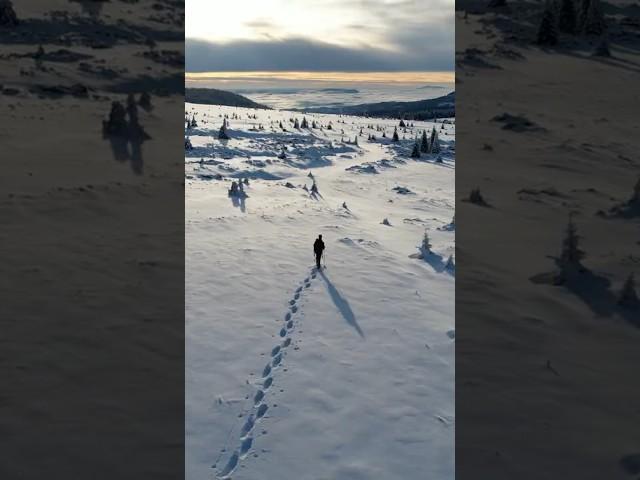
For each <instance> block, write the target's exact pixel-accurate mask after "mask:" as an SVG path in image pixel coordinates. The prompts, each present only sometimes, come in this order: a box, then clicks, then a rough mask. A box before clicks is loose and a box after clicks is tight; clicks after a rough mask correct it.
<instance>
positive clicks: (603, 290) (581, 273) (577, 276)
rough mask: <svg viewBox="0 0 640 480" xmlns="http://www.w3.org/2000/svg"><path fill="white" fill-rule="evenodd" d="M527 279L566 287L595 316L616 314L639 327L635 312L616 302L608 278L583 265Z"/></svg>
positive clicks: (605, 316) (536, 282)
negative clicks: (575, 269)
mask: <svg viewBox="0 0 640 480" xmlns="http://www.w3.org/2000/svg"><path fill="white" fill-rule="evenodd" d="M529 280H530V281H531V282H532V283H535V284H543V285H544V284H547V285H553V286H559V287H564V288H566V289H567V290H568V291H569V292H570V293H571V294H573V295H575V296H576V297H578V298H579V299H580V300H581V301H582V302H583V303H584V304H585V305H587V307H589V309H590V310H591V312H593V314H594V315H596V316H597V317H601V318H608V317H612V316H614V315H616V314H617V315H619V316H620V317H622V318H623V319H625V320H626V321H627V322H629V323H631V324H633V325H635V326H637V327H640V322H639V321H638V319H637V312H636V311H633V310H630V309H628V308H625V307H623V306H621V305H619V304H618V301H617V300H618V298H617V295H616V294H615V292H613V291H612V290H611V282H610V281H609V279H608V278H606V277H604V276H602V275H598V274H596V273H594V272H592V271H590V270H589V269H587V268H585V267H581V268H580V269H579V270H577V271H572V272H568V273H564V274H562V273H560V272H548V273H540V274H538V275H534V276H532V277H531V278H530V279H529Z"/></svg>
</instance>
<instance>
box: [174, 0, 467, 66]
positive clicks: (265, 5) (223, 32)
mask: <svg viewBox="0 0 640 480" xmlns="http://www.w3.org/2000/svg"><path fill="white" fill-rule="evenodd" d="M454 15H455V13H454V0H422V1H420V2H416V1H414V0H225V1H224V2H222V1H219V0H186V37H187V45H186V47H187V48H186V52H187V67H188V70H189V71H191V72H206V71H216V72H217V71H229V72H236V71H241V70H245V71H253V70H257V71H260V70H272V71H274V70H278V71H299V70H304V71H329V72H330V71H337V70H340V71H369V70H371V71H375V70H377V71H398V72H406V71H410V70H414V71H433V72H441V71H443V70H447V71H453V58H454V41H455V40H454Z"/></svg>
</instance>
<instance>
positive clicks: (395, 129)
mask: <svg viewBox="0 0 640 480" xmlns="http://www.w3.org/2000/svg"><path fill="white" fill-rule="evenodd" d="M392 140H393V141H394V142H399V141H400V138H399V137H398V128H397V127H394V129H393V138H392Z"/></svg>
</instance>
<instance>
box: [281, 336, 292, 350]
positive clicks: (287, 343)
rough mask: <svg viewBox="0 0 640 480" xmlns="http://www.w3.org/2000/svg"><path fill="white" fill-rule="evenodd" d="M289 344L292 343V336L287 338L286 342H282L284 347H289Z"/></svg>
mask: <svg viewBox="0 0 640 480" xmlns="http://www.w3.org/2000/svg"><path fill="white" fill-rule="evenodd" d="M289 345H291V338H290V337H289V338H287V339H286V340H285V341H284V342H282V348H287V347H288V346H289Z"/></svg>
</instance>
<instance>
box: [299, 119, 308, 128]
mask: <svg viewBox="0 0 640 480" xmlns="http://www.w3.org/2000/svg"><path fill="white" fill-rule="evenodd" d="M300 127H302V128H309V124H308V123H307V117H302V124H301V125H300Z"/></svg>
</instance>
